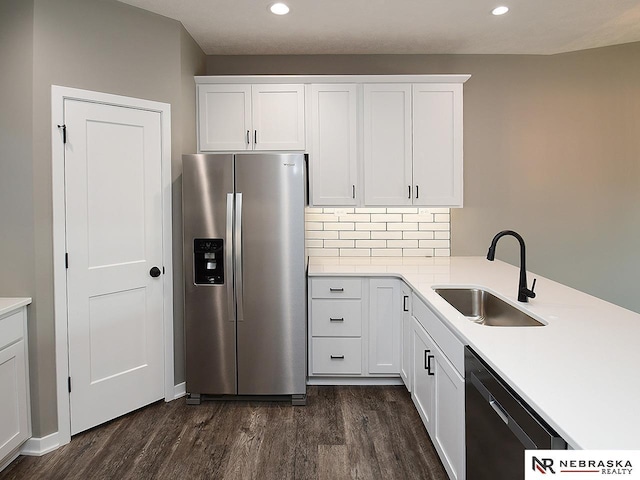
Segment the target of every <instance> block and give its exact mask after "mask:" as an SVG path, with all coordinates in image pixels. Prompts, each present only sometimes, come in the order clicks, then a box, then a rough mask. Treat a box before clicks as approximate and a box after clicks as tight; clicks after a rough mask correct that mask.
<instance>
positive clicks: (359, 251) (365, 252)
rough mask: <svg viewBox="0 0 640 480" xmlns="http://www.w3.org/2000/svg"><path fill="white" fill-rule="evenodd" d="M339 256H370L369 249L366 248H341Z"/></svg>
mask: <svg viewBox="0 0 640 480" xmlns="http://www.w3.org/2000/svg"><path fill="white" fill-rule="evenodd" d="M340 256H341V257H370V256H371V250H369V249H368V248H341V249H340Z"/></svg>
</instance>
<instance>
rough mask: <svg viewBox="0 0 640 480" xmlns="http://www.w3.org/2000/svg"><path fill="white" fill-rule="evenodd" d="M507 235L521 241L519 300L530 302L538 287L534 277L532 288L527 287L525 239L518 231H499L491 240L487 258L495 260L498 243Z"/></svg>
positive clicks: (534, 296)
mask: <svg viewBox="0 0 640 480" xmlns="http://www.w3.org/2000/svg"><path fill="white" fill-rule="evenodd" d="M505 235H511V236H512V237H516V238H517V239H518V242H520V282H519V284H518V301H519V302H528V301H529V299H530V298H536V294H535V293H533V290H534V288H536V279H535V278H534V279H533V284H532V285H531V290H529V288H528V287H527V267H526V266H525V252H524V240H523V239H522V237H521V236H520V234H519V233H518V232H514V231H513V230H503V231H501V232H500V233H498V234H497V235H496V236H495V237H493V240H492V241H491V246H490V247H489V252H488V253H487V260H489V261H491V262H493V260H494V259H495V258H496V244H497V243H498V240H500V238H502V237H504V236H505Z"/></svg>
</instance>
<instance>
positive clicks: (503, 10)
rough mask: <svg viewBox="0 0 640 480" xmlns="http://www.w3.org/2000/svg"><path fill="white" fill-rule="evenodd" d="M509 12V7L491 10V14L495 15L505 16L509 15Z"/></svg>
mask: <svg viewBox="0 0 640 480" xmlns="http://www.w3.org/2000/svg"><path fill="white" fill-rule="evenodd" d="M508 11H509V7H505V6H502V7H496V8H494V9H493V10H491V13H493V14H494V15H504V14H505V13H507V12H508Z"/></svg>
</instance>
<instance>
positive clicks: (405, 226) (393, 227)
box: [387, 223, 418, 231]
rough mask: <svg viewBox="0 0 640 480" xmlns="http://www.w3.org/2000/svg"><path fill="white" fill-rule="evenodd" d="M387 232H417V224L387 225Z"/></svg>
mask: <svg viewBox="0 0 640 480" xmlns="http://www.w3.org/2000/svg"><path fill="white" fill-rule="evenodd" d="M387 230H400V231H405V230H418V224H417V223H388V224H387Z"/></svg>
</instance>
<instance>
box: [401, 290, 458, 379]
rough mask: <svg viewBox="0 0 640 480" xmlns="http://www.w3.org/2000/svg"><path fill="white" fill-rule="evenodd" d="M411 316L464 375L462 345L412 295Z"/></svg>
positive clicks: (422, 303) (440, 321)
mask: <svg viewBox="0 0 640 480" xmlns="http://www.w3.org/2000/svg"><path fill="white" fill-rule="evenodd" d="M412 306H413V316H414V317H415V318H416V319H417V320H418V322H419V323H420V324H421V325H422V326H423V327H424V329H425V330H426V331H427V333H429V335H431V338H433V339H434V340H435V342H436V344H437V345H438V347H440V349H441V350H442V352H443V353H444V355H445V356H446V357H447V359H448V360H449V361H450V362H451V363H452V364H453V366H454V367H455V369H456V370H457V371H458V373H460V374H461V375H462V376H463V377H464V345H463V343H462V342H461V341H460V340H459V339H458V337H456V336H455V335H454V334H453V332H452V331H451V330H449V329H448V328H447V327H446V326H445V324H444V323H442V320H440V319H439V318H438V317H437V316H436V314H435V313H433V312H432V311H431V310H430V309H429V307H427V306H426V305H425V304H424V302H423V301H422V300H420V299H419V298H418V297H416V296H415V294H414V295H413V298H412Z"/></svg>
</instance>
